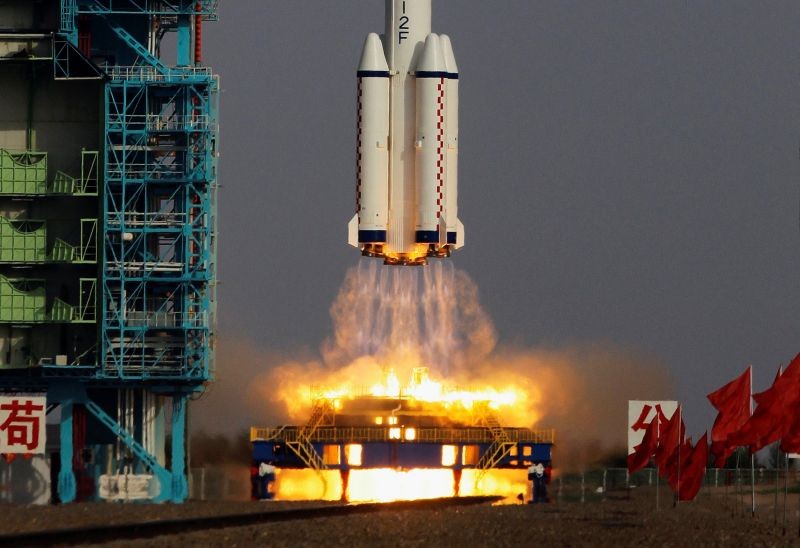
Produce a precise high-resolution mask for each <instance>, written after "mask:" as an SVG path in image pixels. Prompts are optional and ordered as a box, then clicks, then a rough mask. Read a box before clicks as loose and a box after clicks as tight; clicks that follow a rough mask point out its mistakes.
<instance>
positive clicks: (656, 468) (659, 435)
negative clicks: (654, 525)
mask: <svg viewBox="0 0 800 548" xmlns="http://www.w3.org/2000/svg"><path fill="white" fill-rule="evenodd" d="M654 420H657V421H658V422H657V423H656V428H657V429H658V443H659V444H660V443H662V441H661V421H660V420H659V418H658V414H656V418H655V419H654ZM653 465H654V466H653V469H654V470H655V473H656V512H658V511H659V510H660V505H659V500H658V499H659V497H658V492H659V490H660V489H659V485H658V466H655V462H654V463H653Z"/></svg>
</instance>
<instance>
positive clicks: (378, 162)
mask: <svg viewBox="0 0 800 548" xmlns="http://www.w3.org/2000/svg"><path fill="white" fill-rule="evenodd" d="M356 172H357V187H356V214H355V215H354V216H353V218H352V219H351V220H350V223H349V225H348V242H349V243H350V245H352V246H354V247H357V248H359V249H361V253H362V255H365V256H370V257H380V258H383V259H384V262H385V263H386V264H395V265H417V264H425V263H426V261H427V258H428V257H449V256H450V252H451V250H452V249H458V248H460V247H461V246H463V245H464V225H463V224H462V223H461V221H460V220H459V219H458V200H457V198H458V67H457V65H456V60H455V55H454V54H453V47H452V45H451V43H450V38H449V37H448V36H447V35H444V34H442V35H437V34H433V33H431V0H386V32H385V34H383V35H382V36H378V35H377V34H375V33H370V34H369V35H367V39H366V41H365V43H364V50H363V52H362V54H361V62H360V63H359V66H358V143H357V168H356Z"/></svg>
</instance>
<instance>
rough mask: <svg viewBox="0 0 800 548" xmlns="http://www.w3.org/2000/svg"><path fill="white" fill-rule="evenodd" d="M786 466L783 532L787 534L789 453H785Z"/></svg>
mask: <svg viewBox="0 0 800 548" xmlns="http://www.w3.org/2000/svg"><path fill="white" fill-rule="evenodd" d="M785 457H786V468H785V470H784V472H785V474H784V476H783V534H784V535H786V498H787V497H788V496H789V453H785Z"/></svg>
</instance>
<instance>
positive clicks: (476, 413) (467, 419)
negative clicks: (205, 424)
mask: <svg viewBox="0 0 800 548" xmlns="http://www.w3.org/2000/svg"><path fill="white" fill-rule="evenodd" d="M419 369H420V370H424V368H419ZM311 391H312V401H313V407H312V412H311V416H310V418H309V419H308V421H307V422H306V424H305V425H302V426H279V427H274V428H261V427H253V428H251V431H250V442H251V444H252V448H253V453H252V457H253V462H252V468H251V471H252V474H253V498H270V496H271V495H268V491H267V490H266V489H264V488H261V489H260V490H259V487H258V479H257V477H256V474H257V470H258V468H259V466H260V465H261V464H262V463H268V464H269V465H271V466H274V467H276V468H278V469H311V470H315V471H317V472H321V471H324V470H336V471H339V473H340V477H341V487H342V489H341V492H342V498H344V499H346V498H347V487H348V481H349V475H350V472H351V471H352V470H368V469H375V468H379V469H387V468H388V469H395V470H409V469H445V470H451V471H452V473H453V486H454V489H453V490H454V494H455V495H456V496H458V494H459V484H460V482H461V477H462V473H463V471H464V470H469V469H471V470H476V471H477V472H478V473H477V476H476V483H478V482H480V480H481V479H482V478H483V475H484V474H486V473H487V472H488V471H489V470H492V469H499V468H502V469H518V470H527V469H529V468H530V467H531V466H533V465H537V464H539V465H542V466H543V467H546V468H548V469H549V468H550V467H551V465H552V447H553V444H554V443H555V431H554V430H552V429H544V430H534V429H530V428H509V427H504V426H503V425H502V424H501V423H500V417H499V416H498V414H497V411H496V410H495V409H493V408H492V405H491V403H490V402H488V401H475V402H472V404H471V405H470V406H469V408H468V409H464V408H461V409H460V410H459V412H457V413H456V412H455V409H454V407H453V406H452V405H450V404H445V403H443V402H427V401H420V400H418V399H417V398H415V397H414V396H413V395H410V394H406V393H404V392H403V391H400V392H398V393H397V394H393V395H388V396H387V395H384V396H374V395H369V394H363V395H352V396H341V397H330V396H326V395H325V392H324V390H320V389H319V388H314V387H312V388H311Z"/></svg>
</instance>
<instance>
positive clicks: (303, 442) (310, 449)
mask: <svg viewBox="0 0 800 548" xmlns="http://www.w3.org/2000/svg"><path fill="white" fill-rule="evenodd" d="M332 413H333V404H332V403H331V400H329V399H327V398H320V399H317V400H314V408H313V409H312V411H311V418H309V419H308V422H307V423H306V425H305V426H304V427H303V428H301V429H300V431H299V432H298V433H297V440H296V441H289V442H286V445H287V446H288V447H289V449H291V450H292V451H293V452H294V454H295V455H297V456H298V457H300V460H302V461H303V464H305V465H306V466H307V467H309V468H311V469H312V470H316V471H320V470H324V469H326V468H327V466H325V463H324V462H323V461H322V457H320V456H319V453H317V451H316V449H314V446H313V445H312V444H311V437H312V436H313V435H314V432H316V430H317V428H318V427H319V426H320V425H321V424H322V423H323V421H324V420H325V419H326V417H329V416H332ZM331 418H332V417H331Z"/></svg>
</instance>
